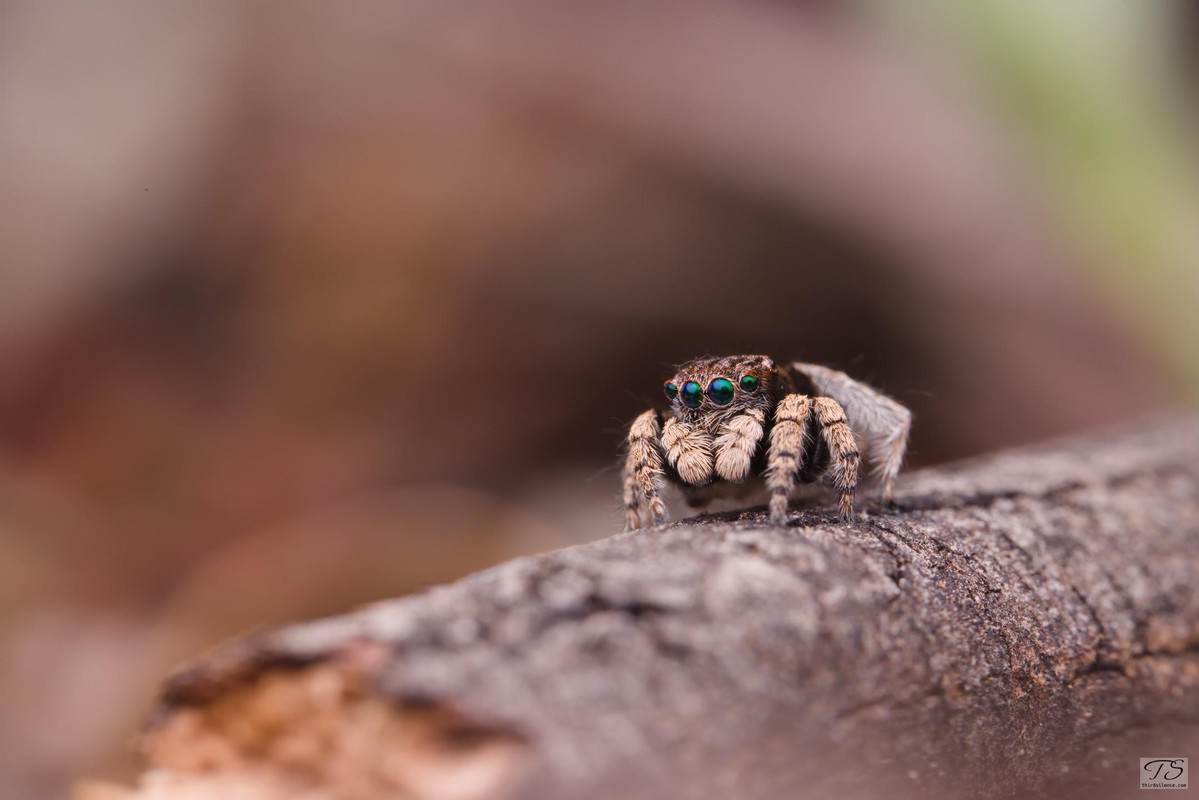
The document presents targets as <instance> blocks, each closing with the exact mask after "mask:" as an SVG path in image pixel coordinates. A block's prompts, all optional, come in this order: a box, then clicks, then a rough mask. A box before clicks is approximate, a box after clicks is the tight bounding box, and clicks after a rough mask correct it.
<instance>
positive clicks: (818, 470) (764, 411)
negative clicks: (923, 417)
mask: <svg viewBox="0 0 1199 800" xmlns="http://www.w3.org/2000/svg"><path fill="white" fill-rule="evenodd" d="M663 389H664V391H665V393H666V397H667V399H668V400H669V401H670V409H669V410H668V411H667V412H665V413H661V412H658V411H656V410H652V409H651V410H649V411H646V412H645V413H643V414H641V415H640V416H639V417H637V419H635V420H634V421H633V424H632V425H631V426H630V427H629V434H628V455H627V457H626V459H625V467H624V498H625V507H626V509H627V515H628V516H627V519H628V527H629V528H639V527H641V526H642V525H643V524H646V523H647V522H648V523H650V524H656V523H658V522H661V521H662V520H664V519H665V518H666V505H665V503H664V502H663V501H662V496H661V495H662V490H663V489H664V488H665V482H666V481H667V480H670V481H673V482H675V483H677V484H679V485H680V486H682V487H683V490H684V492H685V494H686V496H687V498H688V500H702V499H704V498H705V497H706V496H708V495H710V494H711V492H710V490H709V487H712V486H714V485H720V484H742V483H745V482H746V481H747V480H748V479H750V478H752V477H756V476H761V477H763V478H764V479H765V481H766V486H767V488H768V489H769V490H770V518H771V520H772V521H773V522H775V523H777V524H782V523H783V522H785V521H786V518H787V501H788V498H789V497H790V496H791V492H792V490H793V489H794V488H795V485H796V483H797V482H802V483H810V482H812V481H815V480H816V479H818V478H823V479H824V480H825V481H826V482H827V483H829V484H830V485H832V486H833V488H834V489H836V491H837V492H838V493H839V495H840V510H841V516H842V517H844V518H846V519H848V518H849V517H850V515H851V514H852V513H853V494H854V489H855V488H856V486H857V483H858V467H859V462H860V461H861V457H860V455H859V453H864V454H865V456H866V458H867V459H868V460H869V461H870V462H871V463H872V464H873V465H874V467H875V471H876V473H877V474H878V476H879V478H880V479H881V482H882V492H883V498H884V500H889V499H890V497H891V491H892V487H893V485H894V482H895V476H896V474H897V473H898V472H899V466H900V464H901V463H902V461H903V453H904V450H905V449H906V447H907V441H908V430H909V428H910V427H911V420H912V415H911V413H910V412H909V411H908V410H907V409H906V408H904V407H903V406H901V405H900V404H899V403H897V402H895V401H894V400H892V399H891V398H889V397H887V396H886V395H884V394H882V393H881V392H878V391H876V390H875V389H872V388H870V387H869V386H866V385H865V384H863V383H859V382H857V381H855V380H853V379H852V378H850V377H849V376H847V375H846V374H845V373H843V372H838V371H836V370H832V369H829V368H827V367H821V366H818V365H816V364H801V363H794V364H791V365H789V366H786V367H778V366H776V365H775V363H774V361H773V360H771V359H770V358H768V357H766V356H729V357H727V358H699V359H696V360H695V361H690V362H688V363H686V364H684V365H683V366H682V367H680V368H679V371H678V372H677V373H676V374H675V375H674V377H672V378H671V379H670V380H668V381H667V382H666V383H665V385H664V386H663Z"/></svg>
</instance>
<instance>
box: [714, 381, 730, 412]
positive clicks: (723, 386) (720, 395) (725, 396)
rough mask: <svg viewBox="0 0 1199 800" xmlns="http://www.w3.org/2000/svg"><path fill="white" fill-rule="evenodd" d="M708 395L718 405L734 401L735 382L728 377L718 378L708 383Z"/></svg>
mask: <svg viewBox="0 0 1199 800" xmlns="http://www.w3.org/2000/svg"><path fill="white" fill-rule="evenodd" d="M708 397H710V398H712V402H713V403H715V404H716V405H718V406H727V405H728V404H729V403H731V402H733V382H732V381H730V380H728V379H727V378H716V379H714V380H713V381H712V382H711V383H709V384H708Z"/></svg>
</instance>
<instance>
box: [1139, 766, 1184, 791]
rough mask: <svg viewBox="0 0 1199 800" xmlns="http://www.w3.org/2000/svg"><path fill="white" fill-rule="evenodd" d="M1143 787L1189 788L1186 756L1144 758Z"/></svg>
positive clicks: (1142, 767) (1142, 768) (1142, 769)
mask: <svg viewBox="0 0 1199 800" xmlns="http://www.w3.org/2000/svg"><path fill="white" fill-rule="evenodd" d="M1141 788H1142V789H1185V788H1187V760H1186V759H1185V758H1142V759H1141Z"/></svg>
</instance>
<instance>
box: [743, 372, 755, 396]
mask: <svg viewBox="0 0 1199 800" xmlns="http://www.w3.org/2000/svg"><path fill="white" fill-rule="evenodd" d="M741 391H743V392H749V393H751V394H752V393H753V392H756V391H758V379H757V378H755V377H754V376H753V375H742V376H741Z"/></svg>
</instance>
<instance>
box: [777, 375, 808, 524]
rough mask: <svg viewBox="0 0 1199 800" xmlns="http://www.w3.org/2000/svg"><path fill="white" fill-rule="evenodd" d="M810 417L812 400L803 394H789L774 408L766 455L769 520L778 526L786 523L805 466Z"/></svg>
mask: <svg viewBox="0 0 1199 800" xmlns="http://www.w3.org/2000/svg"><path fill="white" fill-rule="evenodd" d="M811 415H812V398H810V397H808V396H806V395H802V394H789V395H786V396H785V397H783V399H782V400H780V401H779V403H778V406H777V407H775V409H774V427H773V428H771V430H770V448H769V450H768V452H767V454H766V487H767V488H768V489H769V490H770V521H771V522H773V523H774V524H775V525H782V524H783V523H785V522H786V521H787V499H788V498H789V497H790V496H791V491H792V490H793V489H794V488H795V480H796V478H797V477H798V475H799V470H800V468H801V467H802V466H803V457H804V453H805V452H806V451H807V448H808V420H809V418H810V417H811Z"/></svg>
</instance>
